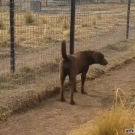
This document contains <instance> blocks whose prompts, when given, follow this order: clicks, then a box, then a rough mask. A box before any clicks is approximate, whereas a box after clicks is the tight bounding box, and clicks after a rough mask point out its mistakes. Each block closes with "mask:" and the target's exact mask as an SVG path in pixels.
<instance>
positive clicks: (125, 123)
mask: <svg viewBox="0 0 135 135" xmlns="http://www.w3.org/2000/svg"><path fill="white" fill-rule="evenodd" d="M120 91H121V92H122V94H123V98H122V96H121V95H120V93H119V92H120ZM115 93H116V102H115V105H114V107H112V109H111V110H103V111H102V112H100V113H98V115H95V116H94V118H93V120H92V121H93V122H89V123H87V124H85V125H84V126H83V127H82V128H80V129H78V130H75V131H73V132H71V133H70V134H69V135H95V134H96V135H123V134H124V133H125V129H134V127H135V124H134V122H135V110H134V109H129V108H128V107H125V106H126V105H125V103H126V104H127V99H128V100H129V98H130V96H128V95H129V93H127V92H125V91H123V90H122V89H120V88H116V92H115ZM119 99H120V102H119V103H118V100H119ZM128 103H129V104H130V102H128ZM129 104H128V105H129Z"/></svg>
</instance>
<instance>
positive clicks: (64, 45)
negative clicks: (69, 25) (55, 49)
mask: <svg viewBox="0 0 135 135" xmlns="http://www.w3.org/2000/svg"><path fill="white" fill-rule="evenodd" d="M61 52H62V57H63V59H65V60H69V59H68V56H67V53H66V41H65V40H64V41H62V46H61Z"/></svg>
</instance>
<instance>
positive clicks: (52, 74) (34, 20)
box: [0, 0, 135, 99]
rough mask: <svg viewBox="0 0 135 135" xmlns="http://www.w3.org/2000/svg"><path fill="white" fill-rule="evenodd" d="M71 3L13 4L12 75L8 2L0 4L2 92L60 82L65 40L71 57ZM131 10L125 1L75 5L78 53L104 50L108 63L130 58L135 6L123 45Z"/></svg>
mask: <svg viewBox="0 0 135 135" xmlns="http://www.w3.org/2000/svg"><path fill="white" fill-rule="evenodd" d="M70 3H71V1H69V0H63V1H59V0H38V1H37V0H35V1H34V0H15V1H14V30H15V31H14V37H15V40H14V45H15V68H16V71H15V73H14V74H10V45H11V44H10V38H11V37H10V33H11V31H10V30H11V28H10V1H9V0H0V63H1V65H0V80H1V84H0V89H2V90H3V89H4V90H9V89H12V90H13V91H12V92H13V93H14V92H15V91H16V90H18V89H21V93H22V92H29V91H34V92H35V91H36V92H37V91H38V90H39V91H43V90H46V89H49V88H48V84H50V83H52V82H55V81H58V80H59V61H60V59H61V57H62V56H61V49H60V48H61V41H62V40H66V42H67V53H68V54H69V52H70V47H69V44H70V25H71V20H70V18H71V5H70ZM127 8H128V1H127V0H119V1H118V0H117V1H115V0H110V1H109V0H85V1H84V0H76V9H75V33H74V35H75V40H74V41H75V47H74V49H75V50H74V52H77V51H82V50H87V49H90V50H98V51H101V52H102V53H103V54H104V55H105V57H107V60H108V61H109V64H110V63H111V64H113V63H117V61H121V60H123V59H125V58H127V57H129V56H132V55H133V54H134V42H135V40H134V37H135V35H134V33H135V16H134V15H135V4H134V1H132V3H131V12H130V22H129V40H125V39H126V28H127ZM111 64H110V65H111ZM94 71H95V70H94ZM98 71H99V70H98ZM37 89H38V90H37ZM19 92H20V91H19ZM13 93H12V94H13ZM12 94H11V95H12ZM1 96H2V95H1ZM1 99H2V98H1Z"/></svg>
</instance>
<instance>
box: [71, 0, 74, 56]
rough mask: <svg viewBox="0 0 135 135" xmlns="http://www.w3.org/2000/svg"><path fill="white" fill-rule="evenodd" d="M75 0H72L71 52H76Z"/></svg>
mask: <svg viewBox="0 0 135 135" xmlns="http://www.w3.org/2000/svg"><path fill="white" fill-rule="evenodd" d="M74 29H75V0H71V20H70V54H73V53H74Z"/></svg>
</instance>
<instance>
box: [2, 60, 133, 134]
mask: <svg viewBox="0 0 135 135" xmlns="http://www.w3.org/2000/svg"><path fill="white" fill-rule="evenodd" d="M134 82H135V63H134V61H133V62H132V63H129V64H126V65H124V66H123V67H121V68H117V69H116V70H114V71H110V72H107V73H106V74H104V75H102V76H101V77H100V78H96V79H95V80H92V81H90V80H87V81H86V84H85V91H86V92H87V94H86V95H82V94H81V93H80V83H78V84H77V89H78V92H77V93H75V102H76V105H70V104H69V100H70V90H67V91H66V92H65V98H66V100H67V101H66V102H60V101H59V96H58V95H56V96H54V97H52V98H50V99H47V100H46V101H44V102H42V103H41V104H40V105H39V106H38V107H37V108H35V109H31V110H29V111H28V112H23V113H21V114H16V115H13V116H12V117H10V118H9V119H8V120H7V121H5V122H0V135H9V134H10V135H18V134H19V135H64V134H67V133H69V131H70V130H73V129H76V128H79V126H80V125H81V124H84V123H86V122H87V121H89V120H91V119H92V116H93V114H96V113H98V112H99V111H100V110H101V109H104V108H108V107H110V106H111V105H112V104H113V103H114V99H115V90H116V88H121V89H122V90H123V91H125V92H131V91H134V89H135V83H134Z"/></svg>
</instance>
